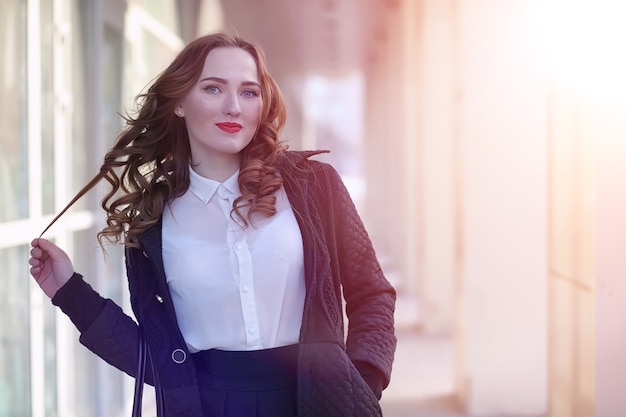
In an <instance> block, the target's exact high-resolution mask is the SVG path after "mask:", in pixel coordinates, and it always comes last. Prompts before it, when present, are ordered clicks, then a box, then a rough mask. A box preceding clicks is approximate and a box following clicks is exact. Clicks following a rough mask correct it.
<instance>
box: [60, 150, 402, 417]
mask: <svg viewBox="0 0 626 417" xmlns="http://www.w3.org/2000/svg"><path fill="white" fill-rule="evenodd" d="M312 154H314V153H313V152H309V153H305V152H286V154H285V156H283V157H281V159H280V160H279V161H278V166H279V169H280V172H281V176H282V177H283V179H284V181H285V182H284V186H285V191H286V193H287V196H288V198H289V201H290V203H291V206H292V208H293V211H294V214H295V216H296V219H297V221H298V224H299V226H300V229H301V233H302V237H303V245H304V267H305V282H306V297H305V303H304V313H303V320H302V327H301V331H300V349H299V357H298V386H297V395H298V400H297V406H298V416H300V417H309V416H319V417H330V416H332V417H366V416H380V415H381V410H380V406H379V403H378V399H379V398H380V395H381V392H382V390H383V389H384V388H385V387H386V386H387V385H388V383H389V378H390V375H391V366H392V362H393V356H394V352H395V347H396V337H395V335H394V321H393V314H394V307H395V291H394V289H393V287H392V286H391V285H390V284H389V282H388V281H387V280H386V279H385V277H384V275H383V272H382V270H381V268H380V265H379V263H378V261H377V259H376V256H375V253H374V249H373V247H372V244H371V242H370V239H369V237H368V234H367V232H366V230H365V228H364V226H363V223H362V222H361V219H360V218H359V216H358V214H357V212H356V209H355V207H354V204H353V202H352V200H351V199H350V196H349V194H348V191H347V190H346V188H345V186H344V184H343V183H342V181H341V179H340V177H339V175H338V173H337V172H336V171H335V170H334V168H332V167H331V166H330V165H328V164H325V163H322V162H318V161H313V160H309V159H307V158H308V157H309V156H310V155H312ZM140 244H141V249H136V248H130V249H127V250H126V267H127V274H128V280H129V289H130V297H131V305H132V308H133V312H134V314H135V317H136V319H137V320H138V321H140V322H141V323H142V324H143V325H144V328H145V334H146V340H147V342H148V345H149V348H150V352H151V356H152V359H153V365H154V369H155V373H154V375H152V373H151V372H149V375H148V376H147V382H150V383H153V381H154V379H153V378H154V377H156V378H158V379H159V383H160V387H161V392H159V393H158V394H157V395H158V396H159V398H161V399H162V401H163V404H164V409H165V416H166V417H172V416H201V415H202V411H201V405H200V394H199V390H198V385H197V378H196V371H195V367H194V366H193V361H192V360H191V358H190V357H189V352H188V351H187V348H186V345H185V341H184V339H183V336H182V334H181V332H180V330H179V328H178V325H177V322H176V315H175V311H174V306H173V304H172V301H171V297H170V292H169V290H168V287H167V284H166V280H165V273H164V270H163V260H162V256H161V223H160V222H159V223H158V224H156V225H155V226H154V227H152V228H150V229H149V230H147V231H146V232H144V233H143V234H142V235H141V237H140ZM342 290H343V291H342ZM342 296H343V300H345V303H346V304H345V306H346V314H347V317H348V331H347V337H346V335H345V334H344V323H343V318H344V316H343V300H342ZM52 301H53V303H54V304H55V305H58V306H59V307H60V308H61V309H62V310H63V311H64V312H65V313H66V314H67V315H68V316H69V317H70V319H71V320H72V321H73V322H74V324H75V325H76V327H77V328H78V330H79V331H80V332H81V336H80V342H81V343H82V344H84V345H85V346H86V347H87V348H89V349H90V350H91V351H93V352H94V353H96V354H97V355H98V356H100V357H101V358H102V359H104V360H105V361H107V362H108V363H110V364H112V365H113V366H115V367H117V368H119V369H121V370H122V371H124V372H126V373H128V374H129V375H131V376H133V375H135V371H136V366H137V340H138V336H137V335H138V332H137V325H136V323H135V321H133V319H131V318H130V317H129V316H127V315H126V314H125V313H124V312H123V311H122V310H121V309H120V307H119V306H117V305H116V304H115V303H114V302H113V301H111V300H105V299H103V298H102V297H101V296H100V295H99V294H97V293H96V292H95V291H94V290H93V289H92V288H91V287H90V286H89V285H88V284H87V283H85V281H83V280H82V278H81V276H80V275H78V274H75V276H74V277H72V278H71V279H70V281H69V282H68V283H67V284H66V285H65V286H63V287H62V288H61V289H60V290H59V291H58V292H57V294H56V295H55V297H54V298H53V300H52Z"/></svg>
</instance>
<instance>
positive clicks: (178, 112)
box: [176, 109, 183, 117]
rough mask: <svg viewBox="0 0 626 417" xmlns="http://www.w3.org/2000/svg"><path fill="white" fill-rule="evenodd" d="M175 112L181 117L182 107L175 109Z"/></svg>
mask: <svg viewBox="0 0 626 417" xmlns="http://www.w3.org/2000/svg"><path fill="white" fill-rule="evenodd" d="M176 114H177V115H178V116H179V117H183V109H176Z"/></svg>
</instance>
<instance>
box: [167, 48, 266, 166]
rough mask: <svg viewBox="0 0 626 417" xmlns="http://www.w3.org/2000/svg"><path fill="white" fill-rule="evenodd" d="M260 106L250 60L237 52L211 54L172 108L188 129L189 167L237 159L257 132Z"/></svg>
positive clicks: (251, 60)
mask: <svg viewBox="0 0 626 417" xmlns="http://www.w3.org/2000/svg"><path fill="white" fill-rule="evenodd" d="M262 105H263V99H262V97H261V87H260V85H259V77H258V74H257V66H256V63H255V61H254V58H253V57H252V55H250V54H249V53H248V52H246V51H244V50H243V49H240V48H236V47H219V48H215V49H213V50H212V51H211V52H209V54H208V55H207V57H206V59H205V61H204V67H203V69H202V73H201V74H200V78H199V79H198V81H197V82H196V84H195V85H194V86H193V87H192V89H191V91H189V93H187V95H186V96H184V97H183V98H182V100H181V101H180V103H179V105H178V107H177V108H176V114H177V115H178V116H179V117H184V119H185V124H186V125H187V132H188V133H189V145H190V148H191V155H192V162H193V163H194V164H200V165H203V164H219V163H220V161H222V160H232V159H233V158H235V157H236V158H238V154H239V152H241V150H242V149H244V148H245V147H246V146H247V145H248V144H249V143H250V141H252V138H253V136H254V134H255V132H256V130H257V126H258V124H259V120H260V118H261V108H262Z"/></svg>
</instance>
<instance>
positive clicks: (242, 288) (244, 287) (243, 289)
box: [241, 285, 250, 292]
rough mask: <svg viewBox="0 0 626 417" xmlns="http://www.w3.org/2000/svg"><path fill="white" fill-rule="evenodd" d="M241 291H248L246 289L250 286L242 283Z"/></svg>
mask: <svg viewBox="0 0 626 417" xmlns="http://www.w3.org/2000/svg"><path fill="white" fill-rule="evenodd" d="M241 291H243V292H248V291H250V287H249V286H247V285H244V286H243V287H241Z"/></svg>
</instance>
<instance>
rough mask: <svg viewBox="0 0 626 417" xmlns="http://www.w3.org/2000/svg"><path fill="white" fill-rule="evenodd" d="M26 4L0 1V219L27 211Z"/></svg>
mask: <svg viewBox="0 0 626 417" xmlns="http://www.w3.org/2000/svg"><path fill="white" fill-rule="evenodd" d="M25 5H26V2H25V1H18V0H5V1H2V2H0V39H1V40H2V42H0V61H2V65H0V96H1V97H2V100H0V126H2V128H1V129H0V149H1V150H2V151H1V152H0V196H2V204H0V221H9V220H15V219H20V218H24V217H26V216H27V214H28V147H27V130H26V126H27V119H26V114H27V113H26V33H25V30H26V10H25Z"/></svg>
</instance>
